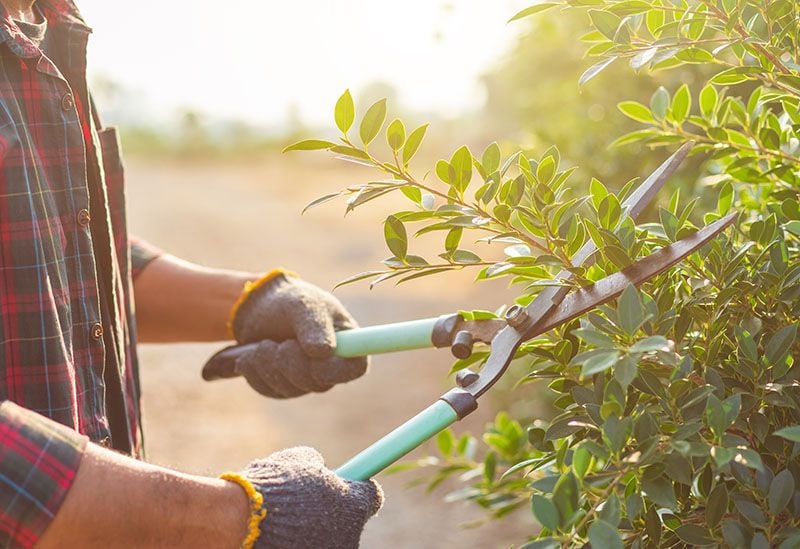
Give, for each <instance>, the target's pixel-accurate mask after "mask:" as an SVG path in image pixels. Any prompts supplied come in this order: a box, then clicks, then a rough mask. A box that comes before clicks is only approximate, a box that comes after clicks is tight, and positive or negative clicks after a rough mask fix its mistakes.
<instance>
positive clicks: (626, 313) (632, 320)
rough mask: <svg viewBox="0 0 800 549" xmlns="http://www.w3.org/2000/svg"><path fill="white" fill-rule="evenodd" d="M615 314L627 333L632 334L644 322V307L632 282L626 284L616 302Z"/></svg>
mask: <svg viewBox="0 0 800 549" xmlns="http://www.w3.org/2000/svg"><path fill="white" fill-rule="evenodd" d="M617 316H618V317H619V324H620V327H621V328H622V329H623V330H625V332H626V333H627V334H629V335H633V334H634V333H636V331H637V330H638V329H639V326H641V325H642V322H644V308H643V307H642V301H641V299H640V298H639V292H638V291H637V290H636V287H635V286H634V285H633V284H630V285H628V287H627V288H625V291H623V292H622V295H621V296H620V298H619V301H618V302H617Z"/></svg>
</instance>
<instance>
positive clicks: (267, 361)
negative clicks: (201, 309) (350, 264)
mask: <svg viewBox="0 0 800 549" xmlns="http://www.w3.org/2000/svg"><path fill="white" fill-rule="evenodd" d="M357 326H358V324H356V321H355V320H353V317H351V316H350V313H348V312H347V310H346V309H345V308H344V306H343V305H342V304H341V303H340V302H339V300H338V299H336V298H335V297H333V296H332V295H331V294H330V293H328V292H326V291H324V290H322V289H320V288H318V287H316V286H314V285H313V284H309V283H308V282H305V281H303V280H301V279H299V278H296V277H293V276H287V275H286V274H280V275H278V276H277V277H275V278H274V279H272V280H270V281H269V282H267V283H266V284H264V285H263V286H261V287H259V288H257V289H256V290H254V291H253V292H252V293H251V294H250V296H249V297H248V298H247V299H246V300H245V302H244V303H243V304H242V305H241V306H240V307H239V309H238V310H237V311H236V315H235V317H234V319H233V334H234V337H236V341H238V342H239V343H252V342H261V343H260V344H259V345H258V347H256V348H255V349H254V350H253V351H250V352H248V353H245V354H243V355H242V356H241V357H239V358H238V359H237V361H236V372H237V373H239V374H240V375H242V376H244V378H245V379H246V380H247V382H248V383H249V384H250V386H251V387H252V388H253V389H255V390H256V391H258V392H259V393H261V394H263V395H266V396H269V397H272V398H291V397H296V396H300V395H304V394H306V393H309V392H317V393H319V392H324V391H327V390H328V389H330V388H331V387H333V386H334V385H336V384H337V383H343V382H346V381H350V380H353V379H356V378H357V377H360V376H362V375H363V374H364V373H365V372H366V371H367V366H368V359H367V358H366V357H357V358H340V357H337V356H335V355H334V352H335V349H336V334H335V332H336V331H337V330H346V329H350V328H356V327H357Z"/></svg>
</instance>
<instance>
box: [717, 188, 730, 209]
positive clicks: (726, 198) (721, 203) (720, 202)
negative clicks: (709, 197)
mask: <svg viewBox="0 0 800 549" xmlns="http://www.w3.org/2000/svg"><path fill="white" fill-rule="evenodd" d="M732 205H733V185H731V182H730V181H726V182H725V183H723V184H722V186H721V187H720V189H719V198H718V199H717V213H718V214H719V215H725V214H727V213H728V212H729V211H730V209H731V206H732Z"/></svg>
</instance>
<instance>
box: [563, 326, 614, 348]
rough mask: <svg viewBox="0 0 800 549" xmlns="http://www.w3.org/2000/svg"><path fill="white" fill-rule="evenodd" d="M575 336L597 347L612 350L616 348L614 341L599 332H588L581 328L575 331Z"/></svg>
mask: <svg viewBox="0 0 800 549" xmlns="http://www.w3.org/2000/svg"><path fill="white" fill-rule="evenodd" d="M572 333H573V335H576V336H578V337H579V338H580V339H582V340H583V341H585V342H586V343H589V344H591V345H594V346H596V347H606V348H611V347H613V346H614V341H613V340H612V339H611V338H610V337H608V336H607V335H606V334H604V333H603V332H599V331H597V330H588V329H584V328H579V329H577V330H573V332H572Z"/></svg>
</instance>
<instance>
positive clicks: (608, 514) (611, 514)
mask: <svg viewBox="0 0 800 549" xmlns="http://www.w3.org/2000/svg"><path fill="white" fill-rule="evenodd" d="M599 516H600V518H601V519H603V520H604V521H606V522H607V523H609V524H610V525H611V526H614V527H615V528H616V527H617V525H618V524H619V521H620V517H621V515H620V504H619V498H618V497H617V494H616V493H614V492H612V493H611V496H609V498H608V499H607V500H606V501H605V502H604V503H603V508H602V509H600V515H599Z"/></svg>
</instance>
